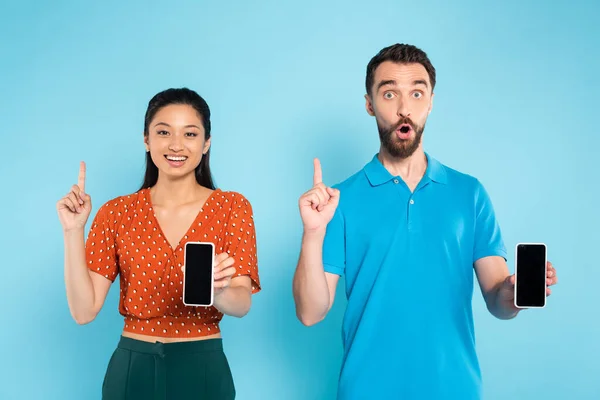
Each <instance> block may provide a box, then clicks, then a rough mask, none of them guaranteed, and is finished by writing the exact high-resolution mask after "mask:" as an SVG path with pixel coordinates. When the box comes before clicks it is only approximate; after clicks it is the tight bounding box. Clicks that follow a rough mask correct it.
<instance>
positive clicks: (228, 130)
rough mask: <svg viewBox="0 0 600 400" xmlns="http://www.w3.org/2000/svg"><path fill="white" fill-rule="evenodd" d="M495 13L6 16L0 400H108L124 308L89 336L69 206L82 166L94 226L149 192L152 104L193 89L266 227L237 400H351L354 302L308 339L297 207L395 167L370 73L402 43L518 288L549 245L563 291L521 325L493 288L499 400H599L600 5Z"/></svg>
mask: <svg viewBox="0 0 600 400" xmlns="http://www.w3.org/2000/svg"><path fill="white" fill-rule="evenodd" d="M250 3H252V4H250ZM367 3H369V4H368V5H367ZM481 3H482V2H479V1H455V2H452V5H449V4H448V2H445V1H423V2H413V1H411V2H408V1H403V2H400V1H381V0H372V1H370V2H365V1H355V2H353V4H349V3H348V2H346V1H327V2H322V1H314V0H309V1H303V2H295V3H289V4H287V5H285V6H282V5H280V3H279V2H277V1H254V2H242V1H239V2H210V3H209V2H204V3H201V2H182V3H178V2H172V3H171V4H170V5H168V6H167V5H166V3H165V2H156V1H148V2H74V1H73V2H64V1H57V2H52V4H49V3H42V2H34V1H8V2H6V1H3V2H2V4H1V6H0V15H2V16H3V18H2V19H3V23H2V24H1V25H0V38H2V39H1V40H0V54H1V56H0V57H1V60H2V62H1V63H0V93H1V96H0V113H1V114H2V118H1V120H0V124H1V125H0V127H1V128H2V129H1V132H2V133H1V141H0V143H1V144H2V150H3V151H2V152H3V160H2V162H1V163H0V168H1V170H0V172H1V176H2V185H1V187H2V196H0V226H1V228H2V229H1V231H0V246H1V252H2V262H1V264H2V275H3V277H2V280H1V281H0V285H1V286H0V296H1V298H0V302H1V304H2V318H1V320H2V322H1V324H2V328H1V329H0V343H2V354H3V356H2V364H3V367H2V370H3V371H2V373H1V375H0V398H2V399H41V398H43V399H99V393H100V386H101V382H102V378H103V375H104V371H105V368H106V364H107V362H108V358H109V357H110V354H111V352H112V351H113V349H114V347H115V345H116V343H117V340H118V337H119V334H120V330H121V328H122V319H121V317H120V316H119V314H118V313H117V294H118V288H117V287H116V286H113V288H112V289H111V292H110V294H109V297H108V300H107V302H106V305H105V307H104V309H103V310H102V312H101V313H100V315H99V316H98V318H97V320H96V321H94V322H93V323H92V324H90V325H87V326H78V325H76V324H75V322H73V320H72V319H71V317H70V315H69V311H68V307H67V303H66V298H65V291H64V282H63V247H62V234H61V228H60V224H59V222H58V218H57V216H56V211H55V203H56V201H57V200H58V199H59V198H60V197H61V196H63V195H64V193H66V192H67V191H68V189H69V188H70V186H71V185H72V184H74V183H75V182H76V179H77V171H78V162H79V161H80V160H85V161H86V162H87V165H88V181H87V187H86V188H87V192H88V193H90V194H91V195H92V197H93V205H94V211H93V212H94V213H95V211H96V210H97V209H98V207H99V206H100V205H101V204H102V203H104V202H105V201H107V200H108V199H110V198H113V197H116V196H118V195H122V194H127V193H130V192H133V191H135V190H137V188H138V187H139V185H140V183H141V179H142V175H143V169H144V166H143V160H144V148H143V143H142V127H143V115H144V112H145V108H146V105H147V102H148V100H149V99H150V98H151V97H152V96H153V95H154V94H155V93H156V92H158V91H160V90H163V89H165V88H168V87H180V86H187V87H190V88H192V89H195V90H197V91H198V92H199V93H201V94H202V95H203V96H204V97H205V98H206V99H207V101H208V103H209V105H210V106H211V108H212V111H213V119H212V121H213V127H214V128H213V135H214V136H213V157H212V168H213V171H214V173H215V176H216V179H217V184H218V185H219V186H220V187H221V188H223V189H227V190H236V191H239V192H241V193H243V194H244V195H245V196H246V197H248V199H249V200H250V201H251V203H252V204H253V206H254V210H255V214H256V224H257V235H258V240H259V262H260V273H261V278H262V282H263V288H264V290H263V292H262V293H260V294H259V295H257V296H255V297H254V303H253V309H252V311H251V312H250V314H249V315H248V316H247V317H246V318H244V319H241V320H236V319H233V318H227V319H226V320H225V321H224V322H223V325H222V328H223V331H224V332H223V335H224V338H225V345H226V352H227V354H228V356H229V359H230V362H231V366H232V370H233V373H234V377H235V381H236V385H237V390H238V393H239V396H238V398H239V399H241V400H244V399H261V400H263V399H290V400H294V399H302V400H306V399H332V398H334V395H335V391H336V383H337V382H336V380H337V376H338V370H339V367H340V360H341V355H342V348H341V334H340V330H341V326H340V324H341V319H342V316H343V310H344V306H345V300H344V298H343V290H339V291H338V296H337V301H336V304H335V305H334V307H333V309H332V311H331V313H330V314H329V316H328V317H327V319H326V320H325V321H324V322H322V323H321V324H319V325H317V326H315V327H312V328H305V327H303V326H302V325H301V324H300V323H299V322H298V321H297V320H296V319H295V315H294V306H293V300H292V295H291V280H292V275H293V272H294V267H295V264H296V261H297V257H298V254H299V244H300V236H301V231H302V229H301V222H300V218H299V213H298V210H297V199H298V197H299V196H300V194H301V193H302V192H304V191H305V190H307V189H308V188H309V187H310V185H311V178H312V162H311V160H312V157H315V156H317V157H320V158H321V161H322V164H323V171H324V179H325V181H326V183H328V184H334V183H337V182H339V181H341V180H343V179H344V178H346V177H347V176H349V175H351V174H352V173H354V172H355V171H357V170H359V169H360V168H361V167H362V166H363V165H364V164H365V163H367V162H368V161H369V160H370V159H371V157H372V156H373V154H374V153H375V152H376V151H377V149H378V145H379V141H378V136H377V131H376V127H375V121H374V119H372V118H371V117H369V116H368V115H367V114H366V112H365V111H364V99H363V94H364V91H365V90H364V74H365V69H366V65H367V63H368V61H369V59H370V58H371V57H372V56H373V55H375V53H376V52H377V51H379V49H381V48H382V47H385V46H387V45H389V44H392V43H396V42H407V43H412V44H415V45H417V46H419V47H421V48H423V49H424V50H425V51H426V52H427V53H428V55H429V56H430V58H431V60H432V62H433V64H434V66H435V67H436V68H437V70H438V86H437V87H436V97H435V103H434V109H433V112H432V114H431V116H430V118H429V121H428V124H427V128H426V130H425V136H424V140H425V142H424V143H425V149H426V150H427V151H428V152H430V153H431V154H432V155H433V156H434V157H436V158H438V159H439V160H440V161H442V162H444V163H445V164H447V165H449V166H451V167H453V168H456V169H459V170H461V171H463V172H466V173H469V174H472V175H475V176H476V177H478V178H479V179H480V180H481V181H482V182H483V184H484V185H485V186H486V188H487V189H488V191H489V193H490V195H491V197H492V200H493V203H494V206H495V207H496V211H497V215H498V218H499V220H500V223H501V226H502V229H503V233H504V239H505V241H506V244H507V246H508V249H509V258H510V259H509V265H510V267H511V270H512V268H513V265H514V245H515V244H516V243H517V242H518V241H536V242H537V241H540V242H545V243H547V245H548V248H549V254H548V256H549V259H550V260H551V261H553V262H554V264H555V266H556V267H557V269H558V271H559V276H560V283H559V285H558V286H557V287H556V288H555V290H554V294H553V295H552V296H551V297H550V299H549V304H548V307H547V308H546V309H544V310H536V311H532V310H530V311H527V312H523V313H522V314H521V315H520V316H519V317H518V318H517V319H516V320H513V321H499V320H496V319H494V318H493V317H492V316H491V315H489V314H488V312H487V311H486V309H485V306H484V303H483V301H482V299H481V294H480V293H479V290H478V289H476V291H475V293H474V310H475V322H476V335H477V340H478V342H477V344H478V354H479V356H480V361H481V366H482V371H483V378H484V392H485V398H486V399H505V398H512V399H524V400H528V399H545V400H550V399H578V400H583V399H598V398H600V380H598V376H600V357H599V356H600V341H599V340H598V338H600V322H599V319H598V310H597V307H596V306H597V304H598V302H599V298H598V297H599V296H598V289H597V287H598V273H597V270H598V269H597V267H598V265H597V258H596V256H595V254H596V253H597V249H598V245H599V243H600V234H599V233H598V226H599V225H600V224H599V223H600V221H599V212H598V206H597V199H598V195H599V194H600V193H599V191H598V186H597V184H598V171H599V169H598V168H597V166H596V167H594V165H596V164H597V159H596V158H597V156H598V147H599V146H600V140H599V139H598V130H597V128H596V124H595V120H596V118H595V117H596V116H597V115H596V113H597V110H596V109H597V105H598V97H597V96H598V92H599V91H600V82H599V78H598V71H599V70H600V59H599V52H598V49H597V44H598V39H599V37H600V29H599V28H598V24H597V21H596V18H597V16H598V15H600V6H599V4H600V3H598V2H592V1H590V2H587V3H586V2H578V1H562V0H561V1H555V2H553V3H551V4H549V2H546V1H538V2H536V1H514V0H510V1H504V2H494V3H493V4H492V3H491V2H486V3H490V4H486V5H484V4H481ZM593 3H595V4H593ZM401 278H402V277H401V276H400V277H399V279H401ZM371 367H372V368H377V367H378V366H371Z"/></svg>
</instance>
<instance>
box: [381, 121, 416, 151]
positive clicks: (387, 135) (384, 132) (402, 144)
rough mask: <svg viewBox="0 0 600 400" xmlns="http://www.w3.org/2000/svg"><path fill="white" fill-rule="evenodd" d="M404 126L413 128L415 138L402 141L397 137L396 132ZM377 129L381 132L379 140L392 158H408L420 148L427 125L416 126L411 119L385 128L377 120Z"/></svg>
mask: <svg viewBox="0 0 600 400" xmlns="http://www.w3.org/2000/svg"><path fill="white" fill-rule="evenodd" d="M403 124H408V125H410V126H411V128H412V130H413V131H414V132H415V136H414V137H413V138H410V139H400V138H399V137H398V136H397V135H396V130H397V129H398V128H399V127H400V126H401V125H403ZM377 129H378V130H379V139H380V140H381V144H382V145H383V147H384V148H385V150H386V151H387V152H388V153H390V155H391V156H392V157H396V158H403V159H404V158H408V157H410V156H412V155H413V153H414V152H415V151H416V150H417V149H418V148H419V145H420V144H421V136H423V131H424V130H425V124H423V126H419V125H417V124H415V123H414V122H413V121H412V120H411V119H410V118H402V119H400V121H398V123H397V124H395V125H394V126H392V127H385V126H382V125H381V124H380V123H379V120H377Z"/></svg>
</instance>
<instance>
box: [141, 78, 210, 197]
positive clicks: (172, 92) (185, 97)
mask: <svg viewBox="0 0 600 400" xmlns="http://www.w3.org/2000/svg"><path fill="white" fill-rule="evenodd" d="M171 104H185V105H188V106H191V107H194V109H195V110H196V111H197V112H198V114H200V117H201V118H202V126H203V127H204V140H208V139H209V138H210V109H209V108H208V104H206V101H205V100H204V99H203V98H202V97H201V96H200V95H199V94H198V93H196V92H194V91H193V90H190V89H188V88H181V89H167V90H165V91H162V92H160V93H158V94H157V95H155V96H154V97H153V98H152V99H151V100H150V102H149V103H148V109H147V110H146V116H145V118H144V136H148V135H149V134H150V131H149V128H150V122H152V119H153V118H154V116H155V115H156V113H157V112H158V110H160V109H161V108H163V107H166V106H169V105H171ZM157 181H158V167H157V166H156V164H154V161H152V157H151V156H150V152H146V173H145V175H144V183H143V184H142V187H141V188H140V190H141V189H147V188H149V187H152V186H154V185H156V182H157ZM196 182H198V184H200V185H202V186H204V187H207V188H209V189H213V190H214V189H216V187H215V184H214V182H213V177H212V174H211V172H210V148H209V149H208V152H206V154H205V155H203V156H202V161H200V164H199V165H198V167H196Z"/></svg>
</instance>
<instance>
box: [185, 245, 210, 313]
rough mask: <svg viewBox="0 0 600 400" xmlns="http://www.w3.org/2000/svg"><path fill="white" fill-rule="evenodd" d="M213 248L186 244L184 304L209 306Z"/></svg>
mask: <svg viewBox="0 0 600 400" xmlns="http://www.w3.org/2000/svg"><path fill="white" fill-rule="evenodd" d="M212 262H213V246H212V245H210V244H204V243H186V245H185V275H184V279H183V280H184V290H183V293H184V299H183V302H184V303H186V304H193V305H209V304H210V303H211V293H212V286H213V271H212Z"/></svg>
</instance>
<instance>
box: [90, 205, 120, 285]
mask: <svg viewBox="0 0 600 400" xmlns="http://www.w3.org/2000/svg"><path fill="white" fill-rule="evenodd" d="M113 215H114V211H113V212H112V214H111V210H109V206H108V204H105V205H103V206H102V207H100V209H99V210H98V213H97V214H96V217H95V218H94V220H93V221H92V227H91V228H90V232H89V233H88V237H87V241H86V243H85V252H86V257H85V259H86V261H87V266H88V269H89V270H90V271H94V272H96V273H98V274H100V275H102V276H104V277H105V278H106V279H109V280H110V281H112V282H114V280H115V279H116V278H117V275H118V273H119V267H118V263H117V249H116V248H115V230H114V226H115V222H114V220H111V217H112V218H114V217H113Z"/></svg>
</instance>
